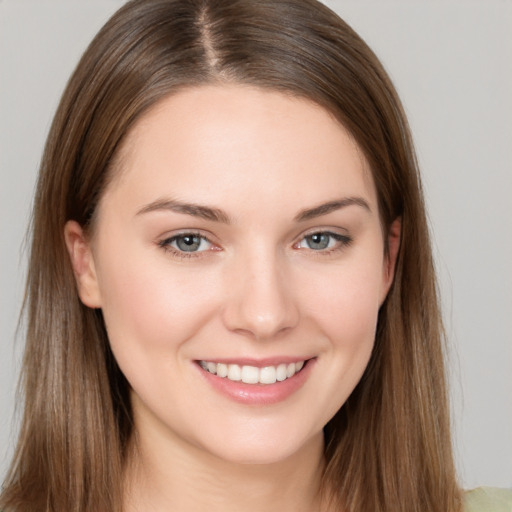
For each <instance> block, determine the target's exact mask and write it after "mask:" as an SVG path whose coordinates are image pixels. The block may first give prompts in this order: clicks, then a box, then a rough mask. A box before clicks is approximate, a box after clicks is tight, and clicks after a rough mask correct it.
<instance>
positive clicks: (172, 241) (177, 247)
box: [160, 233, 212, 253]
mask: <svg viewBox="0 0 512 512" xmlns="http://www.w3.org/2000/svg"><path fill="white" fill-rule="evenodd" d="M160 245H161V246H162V247H164V248H170V249H173V250H174V251H177V252H183V253H194V252H202V251H207V250H209V249H210V248H211V246H212V244H211V242H210V241H209V240H208V239H206V238H205V237H204V236H201V235H199V234H197V233H182V234H179V235H175V236H173V237H171V238H167V239H165V240H163V241H162V242H160Z"/></svg>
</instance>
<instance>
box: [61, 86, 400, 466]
mask: <svg viewBox="0 0 512 512" xmlns="http://www.w3.org/2000/svg"><path fill="white" fill-rule="evenodd" d="M66 239H67V243H68V247H69V250H70V254H71V257H72V261H73V264H74V268H75V273H76V276H77V281H78V285H79V291H80V295H81V298H82V300H83V302H84V303H85V304H87V305H88V306H90V307H99V308H101V309H102V311H103V315H104V319H105V324H106V327H107V331H108V335H109V339H110V343H111V346H112V350H113V353H114V355H115V357H116V359H117V362H118V364H119V366H120V368H121V370H122V371H123V373H124V375H125V376H126V378H127V380H128V382H129V383H130V385H131V388H132V401H133V410H134V417H135V426H136V429H137V430H138V431H139V435H140V436H141V437H144V435H145V433H146V432H152V434H151V435H156V434H155V433H156V432H158V436H161V437H164V438H166V439H167V440H169V441H170V442H173V443H178V444H180V443H181V445H183V446H188V447H190V448H191V449H194V450H200V451H202V452H207V453H209V454H210V455H213V456H216V457H220V458H222V459H225V460H229V461H236V462H244V463H251V462H256V463H263V462H272V461H276V460H279V459H283V458H286V457H288V456H291V455H292V454H294V453H298V452H300V450H301V449H303V447H305V446H306V445H308V443H310V442H312V441H314V440H319V439H321V438H322V429H323V427H324V426H325V424H326V423H327V422H328V421H329V420H330V419H331V418H332V416H333V415H334V414H335V413H336V411H337V410H338V409H339V408H340V407H341V406H342V405H343V403H344V402H345V400H346V399H347V397H348V396H349V395H350V393H351V392H352V390H353V389H354V387H355V386H356V384H357V382H358V381H359V379H360V378H361V376H362V374H363V372H364V370H365V368H366V366H367V363H368V360H369V357H370V354H371V351H372V347H373V344H374V337H375V328H376V322H377V314H378V310H379V307H380V305H381V304H382V302H383V300H384V298H385V296H386V293H387V291H388V288H389V286H390V283H391V280H392V274H393V270H392V269H393V263H394V262H393V260H394V257H393V253H394V251H393V250H392V251H391V256H390V257H389V258H386V257H385V256H384V254H385V251H384V239H383V234H382V227H381V223H380V219H379V215H378V207H377V196H376V191H375V187H374V183H373V180H372V178H371V174H370V171H369V169H368V167H367V164H366V162H365V159H364V157H363V156H362V154H361V152H360V151H359V149H358V147H357V145H356V143H355V142H354V140H353V139H352V138H351V137H350V136H349V134H348V133H347V132H346V130H345V129H344V128H343V127H342V126H341V125H340V124H339V123H338V122H337V121H336V120H335V119H334V118H333V117H332V116H331V115H330V114H329V113H328V112H326V111H325V110H323V109H322V108H320V107H318V106H316V105H315V104H313V103H310V102H308V101H306V100H303V99H297V98H292V97H289V96H286V95H283V94H281V93H275V92H269V91H262V90H259V89H255V88H250V87H244V86H229V87H228V86H222V87H221V86H205V87H199V88H194V89H189V90H186V91H182V92H179V93H178V94H175V95H174V96H171V97H168V98H166V99H165V100H163V101H161V103H160V104H158V105H157V106H156V107H155V108H154V109H153V110H151V111H150V112H149V113H147V114H146V115H145V117H143V118H142V119H141V120H140V121H139V122H138V124H137V125H136V126H135V128H134V129H133V130H132V132H131V133H130V134H129V136H128V138H127V139H126V141H125V144H124V147H123V149H122V151H121V154H120V157H119V159H118V169H117V170H116V175H115V177H114V179H113V180H112V182H111V183H110V184H109V186H108V187H107V190H106V191H105V193H104V195H103V197H102V199H101V201H100V205H99V210H98V217H97V223H96V225H95V228H94V232H93V234H92V237H91V238H90V239H86V238H85V237H84V236H83V233H81V230H80V228H79V226H77V225H76V224H75V223H73V222H70V223H68V225H67V226H66Z"/></svg>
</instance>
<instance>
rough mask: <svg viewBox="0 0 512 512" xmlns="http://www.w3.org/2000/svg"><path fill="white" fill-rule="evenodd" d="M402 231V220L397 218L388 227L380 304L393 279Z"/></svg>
mask: <svg viewBox="0 0 512 512" xmlns="http://www.w3.org/2000/svg"><path fill="white" fill-rule="evenodd" d="M401 231H402V219H401V217H397V218H396V219H395V220H394V221H393V222H392V223H391V226H390V227H389V231H388V238H387V254H386V257H385V259H384V268H383V295H382V297H381V304H382V303H383V302H384V300H385V299H386V296H387V294H388V292H389V289H390V288H391V285H392V284H393V279H394V278H395V268H396V260H397V258H398V251H399V249H400V239H401Z"/></svg>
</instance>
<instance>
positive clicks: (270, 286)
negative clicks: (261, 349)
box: [223, 253, 299, 340]
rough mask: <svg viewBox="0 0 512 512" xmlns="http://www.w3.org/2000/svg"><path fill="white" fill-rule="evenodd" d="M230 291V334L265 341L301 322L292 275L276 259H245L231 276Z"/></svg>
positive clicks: (227, 310) (227, 322)
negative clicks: (235, 333) (234, 333)
mask: <svg viewBox="0 0 512 512" xmlns="http://www.w3.org/2000/svg"><path fill="white" fill-rule="evenodd" d="M227 289H228V290H229V291H228V293H227V300H226V304H225V308H224V312H223V316H224V319H223V320H224V323H225V325H226V327H227V328H228V329H229V330H230V331H234V332H237V333H239V334H243V335H246V336H249V337H251V338H254V339H258V340H265V339H272V338H274V337H276V336H278V335H280V334H282V333H284V332H285V331H289V330H290V329H293V328H294V327H295V326H296V325H297V324H298V322H299V308H298V304H297V303H296V297H295V296H294V293H293V282H292V280H291V279H290V273H289V272H287V268H286V264H285V263H283V262H282V261H279V258H278V257H277V256H276V255H268V256H265V255H262V254H261V253H260V254H254V255H252V257H247V258H244V259H241V261H239V262H238V264H236V265H233V268H232V269H231V271H230V272H228V282H227Z"/></svg>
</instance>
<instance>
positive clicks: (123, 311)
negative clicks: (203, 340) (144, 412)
mask: <svg viewBox="0 0 512 512" xmlns="http://www.w3.org/2000/svg"><path fill="white" fill-rule="evenodd" d="M101 270H102V271H101V274H100V289H101V293H102V299H103V300H102V303H103V307H102V310H103V316H104V319H105V324H106V327H107V331H108V335H109V339H110V342H111V345H112V349H113V350H114V352H119V356H120V357H124V356H123V354H126V353H127V352H128V351H132V352H133V353H132V354H131V355H132V356H133V355H136V356H137V357H140V358H145V357H148V356H150V355H151V354H155V353H162V354H164V353H165V351H166V350H169V348H173V350H178V349H179V347H180V345H181V344H182V343H183V342H184V341H185V340H187V339H190V338H191V337H193V335H194V334H195V333H196V332H197V331H198V330H200V329H201V326H202V325H204V324H205V323H206V322H207V321H208V318H209V317H210V316H211V315H212V314H213V311H214V309H215V300H214V296H213V293H212V291H213V290H214V289H215V287H214V286H212V285H211V278H210V276H207V275H202V276H201V280H200V281H199V280H198V279H197V278H196V277H195V276H194V275H191V272H190V270H184V269H180V268H178V269H176V268H173V267H171V265H169V264H168V262H166V261H165V257H162V256H161V255H159V256H158V257H157V258H155V260H154V261H148V260H147V257H146V259H145V260H144V261H142V258H140V259H139V258H137V257H136V253H135V254H133V253H132V256H131V257H130V259H129V260H125V261H123V262H115V261H110V262H109V261H106V262H105V265H104V267H103V268H102V269H101ZM121 352H122V353H123V354H122V353H121Z"/></svg>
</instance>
